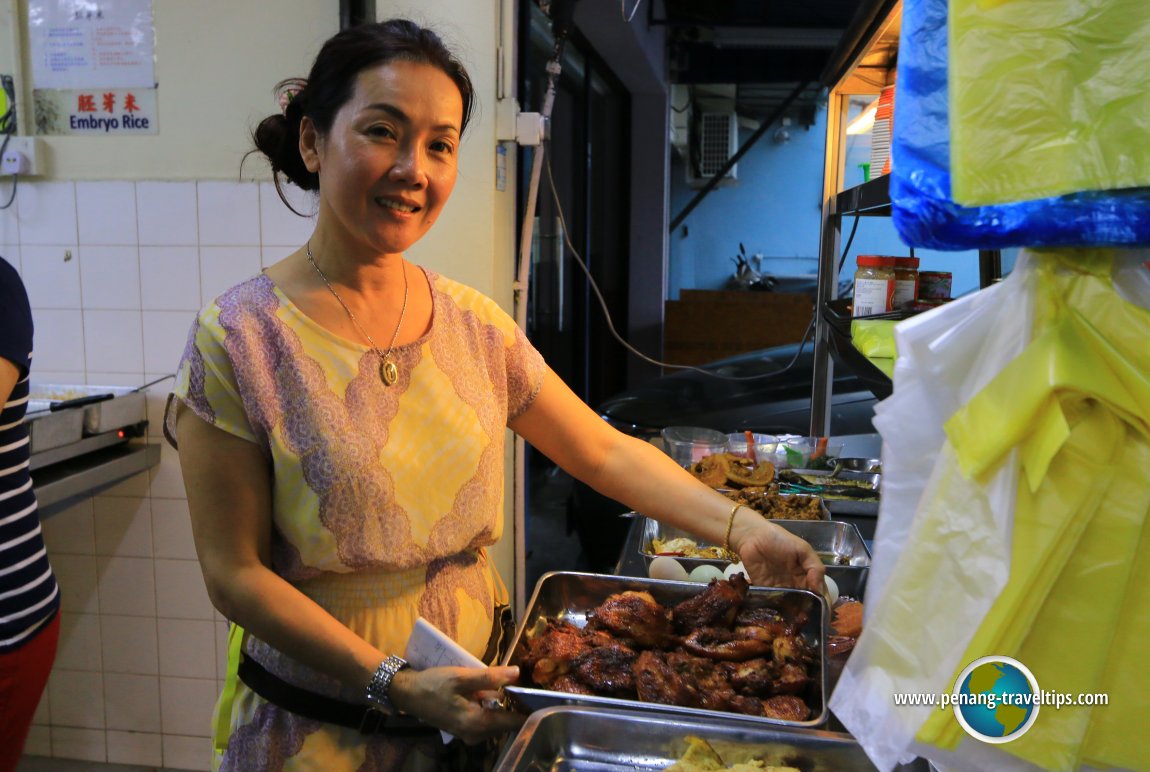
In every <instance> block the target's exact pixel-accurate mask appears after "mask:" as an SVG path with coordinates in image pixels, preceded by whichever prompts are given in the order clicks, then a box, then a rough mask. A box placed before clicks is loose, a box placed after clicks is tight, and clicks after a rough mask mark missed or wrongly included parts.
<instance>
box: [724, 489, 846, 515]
mask: <svg viewBox="0 0 1150 772" xmlns="http://www.w3.org/2000/svg"><path fill="white" fill-rule="evenodd" d="M723 493H724V495H726V497H727V498H729V499H730V500H731V501H737V502H739V503H741V504H745V505H746V506H748V507H750V508H751V509H753V510H755V511H756V512H759V513H760V514H761V515H762V516H763V517H766V518H770V519H771V520H822V519H824V516H823V509H822V503H821V502H820V501H819V499H818V497H817V496H792V495H784V494H781V493H779V492H778V489H777V488H776V487H774V486H771V487H766V488H764V487H758V486H752V487H748V488H742V489H739V490H726V491H723Z"/></svg>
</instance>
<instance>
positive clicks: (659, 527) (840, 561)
mask: <svg viewBox="0 0 1150 772" xmlns="http://www.w3.org/2000/svg"><path fill="white" fill-rule="evenodd" d="M771 522H773V523H775V524H776V525H778V526H779V527H780V528H785V529H786V530H788V531H790V532H791V533H793V534H794V535H796V536H798V537H800V538H802V539H805V540H806V541H807V542H808V543H809V544H810V545H811V547H812V548H813V549H814V551H815V552H817V553H819V556H820V557H821V558H823V562H824V563H826V564H827V565H828V566H832V565H833V566H839V567H846V568H855V569H859V568H865V567H867V566H869V565H870V550H868V549H867V546H866V542H864V541H863V538H862V536H861V535H860V534H859V531H858V528H856V527H855V526H854V525H852V524H850V523H843V522H839V521H837V520H772V521H771ZM683 536H685V537H687V538H689V539H694V537H693V536H692V535H691V534H690V533H688V532H687V531H684V530H682V529H680V528H675V527H674V526H670V525H664V524H662V523H660V522H659V521H658V520H653V519H651V518H649V517H647V518H644V519H643V534H642V538H641V539H640V541H639V554H640V555H641V556H642V557H643V561H644V562H645V563H646V564H647V567H648V568H650V567H651V561H652V560H654V559H655V557H657V555H656V553H655V551H654V547H653V546H652V543H653V541H654V540H655V539H662V540H664V541H665V540H667V539H675V538H678V537H683ZM695 543H696V544H698V545H699V546H700V547H708V546H712V545H710V544H708V543H707V542H704V541H700V540H698V539H695ZM675 560H677V561H679V562H680V563H681V564H682V565H683V568H685V569H687V571H688V573H689V572H690V571H691V570H693V569H694V568H696V567H697V566H700V565H703V564H709V565H712V566H718V567H719V568H723V567H725V566H727V565H728V561H726V560H720V559H716V558H688V557H677V556H676V557H675Z"/></svg>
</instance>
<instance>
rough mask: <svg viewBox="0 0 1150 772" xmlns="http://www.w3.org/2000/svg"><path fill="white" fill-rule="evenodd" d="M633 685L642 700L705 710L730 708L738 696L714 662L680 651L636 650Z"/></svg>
mask: <svg viewBox="0 0 1150 772" xmlns="http://www.w3.org/2000/svg"><path fill="white" fill-rule="evenodd" d="M635 689H636V691H637V693H638V696H639V699H640V700H643V701H644V702H659V703H663V704H665V705H680V706H683V707H688V708H702V709H704V710H730V706H731V700H732V699H733V698H735V697H736V696H737V695H736V694H735V692H734V690H733V689H732V688H731V684H730V682H729V681H728V680H727V678H726V675H725V674H724V673H723V671H722V670H721V669H720V668H719V667H718V665H717V663H715V662H712V661H711V660H708V659H704V658H702V657H695V656H692V655H691V654H687V653H685V652H681V651H673V652H670V653H663V652H659V651H644V652H642V653H641V654H639V656H638V658H637V659H636V660H635Z"/></svg>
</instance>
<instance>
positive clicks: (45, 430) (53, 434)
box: [25, 379, 163, 516]
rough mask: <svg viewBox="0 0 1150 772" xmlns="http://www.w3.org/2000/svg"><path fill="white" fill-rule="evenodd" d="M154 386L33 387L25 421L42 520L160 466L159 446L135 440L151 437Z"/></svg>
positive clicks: (30, 390) (41, 385)
mask: <svg viewBox="0 0 1150 772" xmlns="http://www.w3.org/2000/svg"><path fill="white" fill-rule="evenodd" d="M161 380H163V379H161ZM157 382H158V381H157ZM153 383H156V382H153ZM151 385H153V384H152V383H149V384H145V385H144V386H141V387H136V388H132V387H125V386H76V385H63V384H49V383H35V382H33V383H32V384H31V386H30V388H29V399H28V411H27V415H26V418H25V420H26V421H27V423H28V434H29V447H30V451H31V460H30V466H31V471H32V481H33V487H34V490H35V492H36V500H37V503H38V505H39V509H40V513H41V515H42V516H46V515H50V514H52V513H53V512H55V511H59V510H60V509H62V508H64V507H65V506H67V505H68V504H70V503H71V502H72V501H73V500H74V499H76V498H79V497H83V496H89V495H92V494H94V493H97V492H99V491H100V490H101V489H103V488H106V487H108V486H110V485H112V484H114V483H116V482H119V481H120V480H123V479H125V478H127V477H131V476H132V475H134V474H138V473H139V472H142V471H144V470H146V469H148V468H149V467H152V466H155V465H156V464H158V463H159V461H160V446H159V445H158V444H149V443H147V442H138V441H134V440H137V439H140V438H146V436H147V427H148V420H147V406H146V402H145V394H144V389H145V388H147V386H151Z"/></svg>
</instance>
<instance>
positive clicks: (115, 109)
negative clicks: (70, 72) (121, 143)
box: [32, 88, 159, 136]
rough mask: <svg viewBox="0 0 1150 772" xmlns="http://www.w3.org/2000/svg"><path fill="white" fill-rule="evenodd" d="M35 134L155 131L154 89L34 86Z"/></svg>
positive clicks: (115, 134)
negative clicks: (38, 87) (37, 87)
mask: <svg viewBox="0 0 1150 772" xmlns="http://www.w3.org/2000/svg"><path fill="white" fill-rule="evenodd" d="M32 101H33V105H34V107H35V113H36V133H37V134H105V135H109V136H124V135H128V134H158V133H159V126H158V124H157V121H156V89H154V88H142V89H133V88H128V89H108V88H101V89H36V90H35V91H33V92H32Z"/></svg>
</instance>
